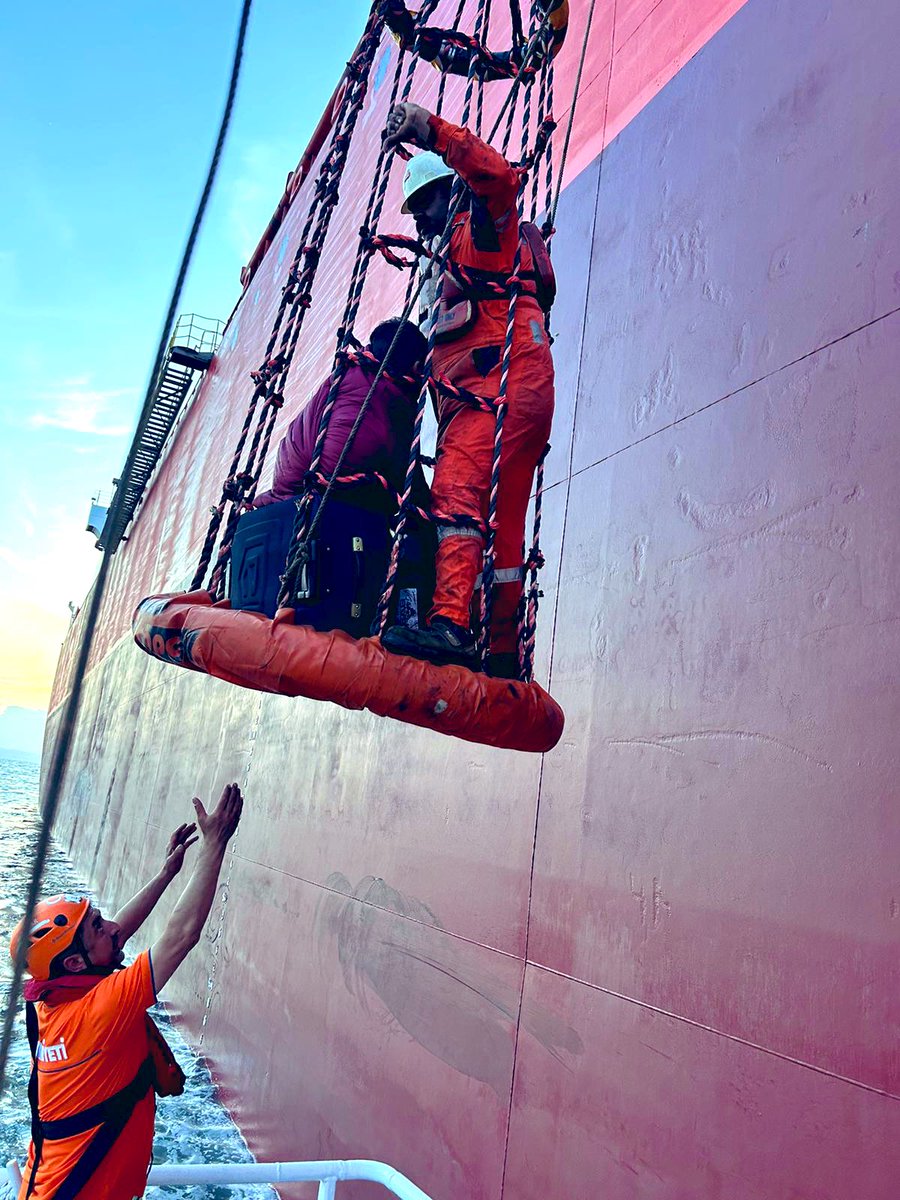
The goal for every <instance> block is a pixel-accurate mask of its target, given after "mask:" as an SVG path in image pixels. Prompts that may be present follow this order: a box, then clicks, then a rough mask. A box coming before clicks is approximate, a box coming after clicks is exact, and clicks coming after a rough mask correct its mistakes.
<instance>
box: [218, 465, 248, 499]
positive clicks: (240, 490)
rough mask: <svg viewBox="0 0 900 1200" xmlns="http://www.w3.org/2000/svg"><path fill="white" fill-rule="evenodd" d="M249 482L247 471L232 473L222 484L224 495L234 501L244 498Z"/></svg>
mask: <svg viewBox="0 0 900 1200" xmlns="http://www.w3.org/2000/svg"><path fill="white" fill-rule="evenodd" d="M248 482H249V481H248V478H247V476H246V473H245V472H243V471H242V472H240V473H239V474H237V475H230V476H229V477H228V478H227V479H226V480H225V482H224V483H223V484H222V495H223V496H224V497H225V499H226V500H231V501H232V503H234V502H236V501H239V500H243V498H244V493H245V492H246V490H247V484H248Z"/></svg>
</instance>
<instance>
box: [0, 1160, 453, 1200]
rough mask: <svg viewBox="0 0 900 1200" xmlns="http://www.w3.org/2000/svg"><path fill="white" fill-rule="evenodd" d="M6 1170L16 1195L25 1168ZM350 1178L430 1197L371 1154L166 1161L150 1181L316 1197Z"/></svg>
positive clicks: (405, 1199) (405, 1196)
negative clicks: (313, 1188)
mask: <svg viewBox="0 0 900 1200" xmlns="http://www.w3.org/2000/svg"><path fill="white" fill-rule="evenodd" d="M6 1173H7V1176H8V1179H9V1182H10V1184H11V1186H12V1188H13V1194H14V1195H17V1194H18V1190H19V1186H20V1184H21V1182H22V1172H21V1169H20V1168H19V1164H18V1162H17V1161H16V1160H15V1159H12V1161H11V1162H9V1163H7V1165H6ZM348 1180H366V1181H368V1182H370V1183H380V1184H381V1186H382V1187H384V1188H386V1189H387V1190H388V1191H389V1192H390V1193H391V1194H392V1195H394V1196H397V1197H398V1198H399V1200H431V1197H430V1196H427V1195H426V1194H425V1193H424V1192H423V1191H422V1189H421V1188H417V1187H416V1185H415V1184H414V1183H413V1182H412V1181H411V1180H409V1179H407V1178H406V1176H405V1175H403V1174H401V1173H400V1172H399V1171H398V1170H396V1169H395V1168H394V1167H391V1166H388V1164H387V1163H382V1162H375V1160H374V1159H369V1158H349V1159H343V1160H341V1159H334V1160H325V1161H322V1162H283V1163H202V1164H187V1163H185V1164H181V1165H179V1164H178V1163H167V1164H160V1165H158V1166H155V1167H151V1168H150V1175H149V1178H148V1180H147V1183H148V1184H150V1185H153V1186H156V1187H191V1186H195V1185H197V1184H204V1183H215V1184H219V1185H221V1186H223V1187H228V1186H229V1185H232V1186H235V1187H237V1186H238V1185H239V1184H246V1183H317V1184H318V1185H319V1192H318V1198H317V1200H335V1189H336V1187H337V1185H338V1183H341V1182H342V1181H343V1182H346V1181H348Z"/></svg>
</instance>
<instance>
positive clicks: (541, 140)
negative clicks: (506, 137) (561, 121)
mask: <svg viewBox="0 0 900 1200" xmlns="http://www.w3.org/2000/svg"><path fill="white" fill-rule="evenodd" d="M555 129H556V121H555V120H554V119H553V117H552V116H547V117H545V118H544V120H543V121H542V122H541V124H540V128H539V129H538V131H537V137H535V139H534V145H533V146H532V148H531V152H530V153H529V154H526V155H525V157H524V158H523V159H522V161H521V162H520V163H517V164H516V165H517V167H518V169H519V171H520V172H522V181H523V182H524V180H525V176H526V175H527V173H528V172H529V171H530V170H531V169H532V167H533V166H534V164H535V163H536V162H538V160H539V159H540V158H541V157H542V156H543V154H544V151H545V150H546V149H547V147H548V145H549V144H550V138H551V137H552V136H553V131H554V130H555Z"/></svg>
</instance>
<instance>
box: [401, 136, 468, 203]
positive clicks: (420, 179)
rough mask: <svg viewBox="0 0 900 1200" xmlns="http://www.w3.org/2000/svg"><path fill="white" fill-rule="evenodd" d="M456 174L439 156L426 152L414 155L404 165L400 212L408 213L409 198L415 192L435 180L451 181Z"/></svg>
mask: <svg viewBox="0 0 900 1200" xmlns="http://www.w3.org/2000/svg"><path fill="white" fill-rule="evenodd" d="M455 174H456V172H455V171H454V170H453V168H452V167H448V166H447V164H446V163H445V162H444V160H443V159H442V158H441V156H440V155H439V154H435V153H434V151H433V150H426V151H425V152H424V153H423V154H414V155H413V156H412V158H411V159H410V160H409V162H408V163H407V164H406V170H405V171H404V172H403V207H402V208H401V209H400V211H401V212H404V213H408V212H409V198H410V196H412V195H413V194H414V193H415V192H418V191H421V189H422V188H423V187H427V186H428V185H429V183H434V181H435V180H436V179H452V177H453V176H454V175H455Z"/></svg>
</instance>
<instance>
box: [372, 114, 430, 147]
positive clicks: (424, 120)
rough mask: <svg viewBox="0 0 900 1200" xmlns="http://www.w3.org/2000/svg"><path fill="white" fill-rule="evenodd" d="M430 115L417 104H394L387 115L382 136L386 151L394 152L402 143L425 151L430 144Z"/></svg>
mask: <svg viewBox="0 0 900 1200" xmlns="http://www.w3.org/2000/svg"><path fill="white" fill-rule="evenodd" d="M430 115H431V114H430V113H429V112H428V110H427V109H424V108H422V107H421V106H420V105H418V104H395V105H394V107H393V108H392V109H391V111H390V113H388V119H387V125H386V126H385V129H384V133H383V135H382V137H383V138H384V144H385V147H386V149H388V150H396V148H397V147H398V146H399V145H401V144H402V143H403V142H411V143H412V144H413V145H414V146H420V147H421V148H422V149H423V150H425V149H427V148H428V145H429V144H430V142H431V126H430V125H429V124H428V118H429V116H430Z"/></svg>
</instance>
